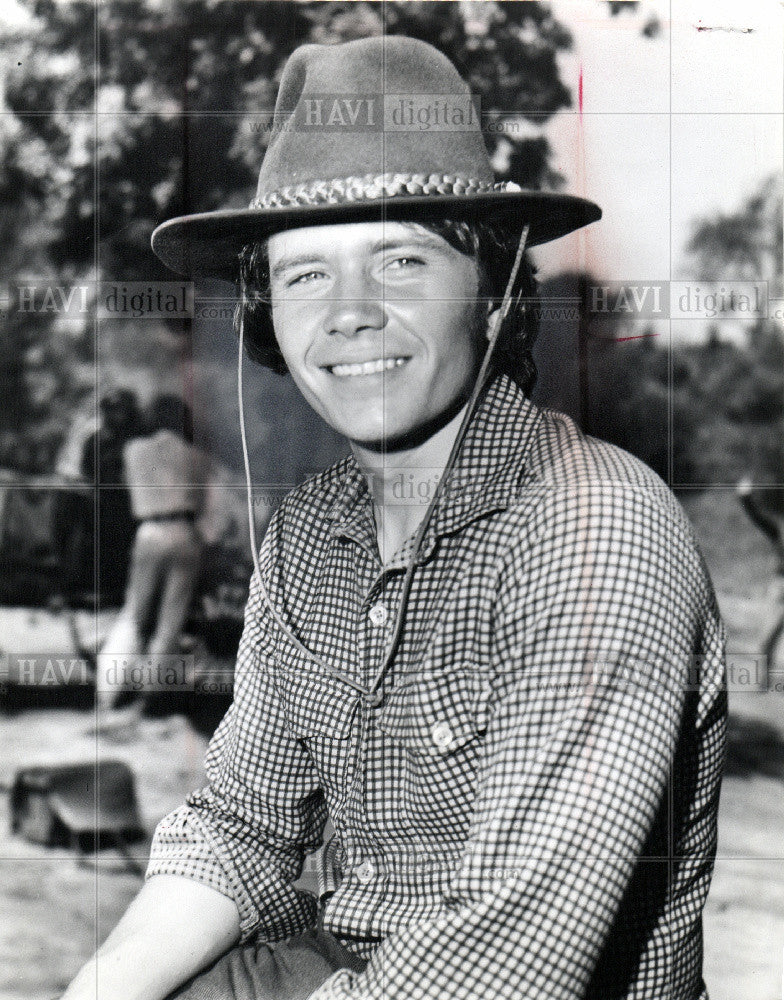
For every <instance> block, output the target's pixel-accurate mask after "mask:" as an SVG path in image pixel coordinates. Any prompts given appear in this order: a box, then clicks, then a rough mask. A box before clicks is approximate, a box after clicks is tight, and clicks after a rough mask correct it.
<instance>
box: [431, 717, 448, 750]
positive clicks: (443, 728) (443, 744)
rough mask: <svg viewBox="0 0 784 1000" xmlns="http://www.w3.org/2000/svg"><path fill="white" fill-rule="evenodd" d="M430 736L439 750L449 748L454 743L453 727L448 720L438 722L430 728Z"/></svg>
mask: <svg viewBox="0 0 784 1000" xmlns="http://www.w3.org/2000/svg"><path fill="white" fill-rule="evenodd" d="M430 737H431V739H432V740H433V742H434V743H435V745H436V746H437V747H438V749H439V750H448V749H449V747H450V746H451V745H452V728H451V726H450V725H449V723H447V722H436V724H435V725H434V726H433V728H432V729H431V730H430Z"/></svg>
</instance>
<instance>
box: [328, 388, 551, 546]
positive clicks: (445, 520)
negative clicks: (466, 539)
mask: <svg viewBox="0 0 784 1000" xmlns="http://www.w3.org/2000/svg"><path fill="white" fill-rule="evenodd" d="M541 419H542V415H541V412H540V411H539V410H538V409H537V407H536V406H534V404H533V403H531V402H530V401H529V400H528V399H526V398H525V396H524V395H523V392H522V390H521V389H520V388H519V387H518V386H517V385H516V383H515V382H513V381H512V379H510V378H509V377H508V376H507V375H500V376H498V377H497V378H496V379H495V380H494V381H493V382H492V383H491V384H490V386H489V387H488V389H487V390H486V391H485V395H484V398H483V399H482V401H481V403H480V404H479V408H478V409H477V411H476V413H475V415H474V418H473V420H472V421H471V424H470V426H469V428H468V432H467V433H466V437H465V440H464V441H463V446H462V448H461V449H460V453H459V454H458V456H457V461H456V462H455V466H454V469H453V470H452V474H451V475H450V477H449V483H448V484H447V486H446V488H445V492H444V495H443V496H442V498H441V502H440V504H439V507H438V510H437V511H436V512H435V515H434V517H433V521H432V523H431V526H430V529H429V530H428V532H427V535H426V537H425V540H424V545H423V551H422V555H423V556H426V555H427V554H428V552H429V550H430V549H431V548H432V545H433V543H434V540H435V538H437V537H438V536H439V535H442V534H448V533H450V532H452V531H456V530H458V529H459V528H461V527H463V526H464V525H466V524H468V523H470V522H471V521H474V520H476V519H477V518H479V517H482V516H484V515H485V514H487V513H490V512H491V511H493V510H503V509H505V508H507V507H508V506H509V505H510V504H511V503H512V501H513V499H514V498H515V496H516V494H517V491H518V489H519V487H520V485H521V482H522V479H523V478H524V477H525V468H524V467H525V458H526V455H527V453H528V451H529V450H530V447H531V444H532V442H533V441H534V439H535V436H536V431H537V428H538V426H539V422H540V421H541ZM327 516H328V518H329V520H330V521H331V522H332V524H331V528H330V533H331V534H332V535H335V536H337V535H344V536H347V537H349V538H352V539H355V540H356V541H359V542H363V543H364V542H368V541H369V540H370V539H371V538H372V539H374V538H375V524H374V521H373V513H372V504H371V503H370V494H369V491H368V487H367V482H366V480H365V477H364V475H363V474H362V471H361V470H360V468H359V466H358V465H357V462H356V460H355V459H354V457H353V455H350V456H349V457H348V458H347V459H346V462H345V472H344V475H343V478H342V482H341V484H340V487H339V489H338V494H337V497H336V499H335V501H334V502H333V504H332V506H331V507H330V509H329V511H328V514H327ZM428 536H429V538H428Z"/></svg>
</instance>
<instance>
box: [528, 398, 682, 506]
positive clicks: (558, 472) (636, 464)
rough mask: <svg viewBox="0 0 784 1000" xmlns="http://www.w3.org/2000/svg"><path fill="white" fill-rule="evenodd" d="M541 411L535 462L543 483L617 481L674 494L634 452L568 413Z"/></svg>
mask: <svg viewBox="0 0 784 1000" xmlns="http://www.w3.org/2000/svg"><path fill="white" fill-rule="evenodd" d="M541 414H542V421H541V424H540V427H539V433H538V435H537V442H536V447H535V449H534V454H533V456H532V465H533V471H535V472H536V474H537V476H538V478H540V480H541V481H542V482H543V483H545V484H547V485H552V486H564V487H566V488H569V487H572V488H575V487H576V488H590V487H591V486H592V485H595V486H598V487H607V486H611V485H613V484H614V485H616V486H619V487H621V486H626V487H630V488H639V489H641V490H650V491H653V492H654V493H658V494H662V495H667V496H672V492H671V490H670V489H669V487H668V486H667V484H666V483H665V482H664V481H663V480H662V479H661V477H660V476H658V475H657V473H655V472H654V471H653V469H651V468H650V467H649V466H648V465H646V464H645V462H643V461H642V460H641V459H639V458H637V457H636V456H634V455H632V454H631V453H630V452H628V451H625V450H624V449H623V448H619V447H618V446H617V445H614V444H611V443H610V442H609V441H603V440H601V439H600V438H595V437H592V436H591V435H590V434H586V433H585V432H584V431H582V430H581V429H580V427H579V426H578V425H577V424H576V423H575V421H574V420H572V418H571V417H569V416H567V415H566V414H565V413H561V412H559V411H557V410H550V409H547V408H542V409H541Z"/></svg>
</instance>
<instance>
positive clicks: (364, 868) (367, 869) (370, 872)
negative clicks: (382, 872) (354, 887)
mask: <svg viewBox="0 0 784 1000" xmlns="http://www.w3.org/2000/svg"><path fill="white" fill-rule="evenodd" d="M354 874H355V875H356V876H357V878H358V879H359V881H360V882H361V883H362V885H367V884H368V882H370V881H371V880H372V878H373V876H374V875H375V874H376V869H375V868H374V867H373V865H372V863H371V862H370V861H363V862H362V864H361V865H360V866H359V867H358V868H356V869H354Z"/></svg>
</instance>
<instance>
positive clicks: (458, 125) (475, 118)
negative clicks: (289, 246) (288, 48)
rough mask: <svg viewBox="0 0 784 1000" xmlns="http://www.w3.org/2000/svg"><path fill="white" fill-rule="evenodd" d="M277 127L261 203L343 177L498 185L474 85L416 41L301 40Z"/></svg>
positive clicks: (257, 202)
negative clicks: (414, 178)
mask: <svg viewBox="0 0 784 1000" xmlns="http://www.w3.org/2000/svg"><path fill="white" fill-rule="evenodd" d="M272 125H273V128H272V138H271V140H270V143H269V146H268V148H267V153H266V156H265V157H264V161H263V163H262V166H261V171H260V173H259V181H258V187H257V190H256V198H255V199H254V202H253V205H254V207H262V206H267V205H270V204H273V205H274V204H276V203H277V200H278V198H279V197H280V193H281V192H286V191H288V192H289V193H290V189H292V188H300V189H302V190H303V194H307V192H308V191H309V190H310V189H312V188H313V187H314V186H315V187H316V188H317V189H318V186H319V185H328V184H330V183H331V182H333V181H335V180H336V179H338V180H344V179H351V180H356V179H358V178H364V179H369V178H381V177H383V176H390V175H393V176H394V175H400V176H402V177H411V176H414V175H419V176H425V177H429V176H438V177H444V176H448V177H451V178H455V177H456V178H459V179H460V180H461V181H462V182H463V183H466V182H469V183H471V182H473V183H479V184H492V182H493V171H492V168H491V166H490V160H489V157H488V154H487V149H486V147H485V144H484V140H483V138H482V133H481V123H480V116H479V112H478V108H477V106H476V104H475V103H473V101H472V98H471V94H470V91H469V88H468V86H467V85H466V83H465V82H464V81H463V79H462V78H461V77H460V75H459V73H458V72H457V70H456V69H455V67H454V66H453V65H452V63H451V62H450V61H449V60H448V59H447V58H446V56H444V55H443V54H442V53H441V52H439V51H438V50H437V49H434V48H433V47H432V46H431V45H428V44H427V43H426V42H422V41H419V40H417V39H413V38H406V37H403V36H394V35H393V36H380V37H375V38H363V39H359V40H357V41H352V42H344V43H341V44H338V45H303V46H301V47H300V48H299V49H297V50H296V51H295V52H294V53H293V54H292V56H291V57H290V59H289V60H288V62H287V63H286V66H285V68H284V71H283V75H282V77H281V81H280V87H279V89H278V97H277V101H276V104H275V112H274V118H273V123H272ZM317 193H318V192H317ZM284 197H285V195H284Z"/></svg>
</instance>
